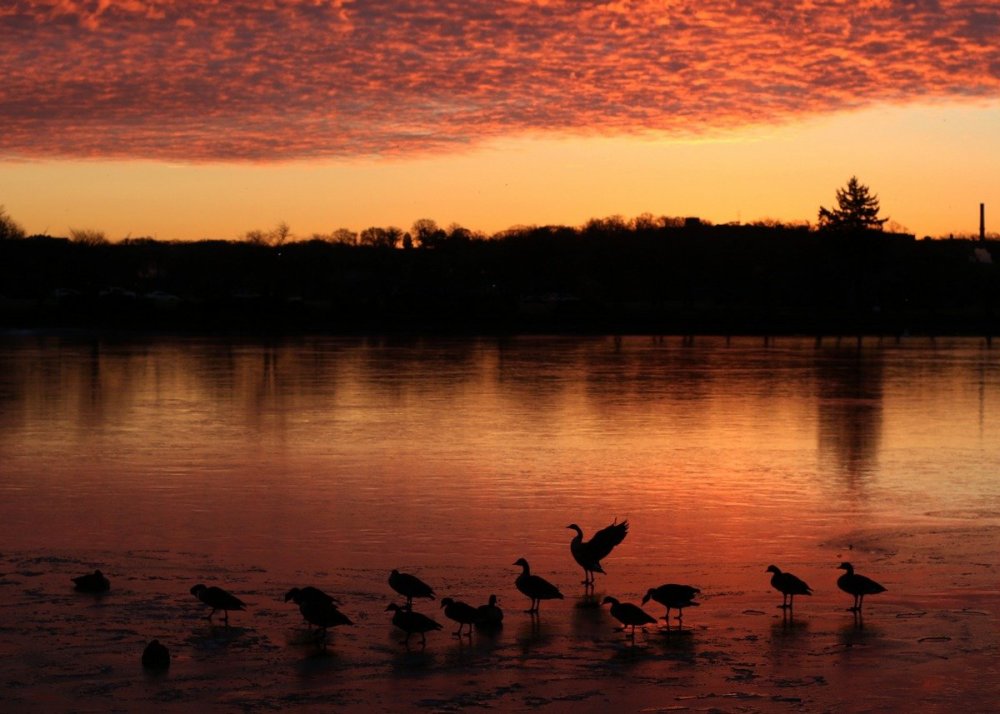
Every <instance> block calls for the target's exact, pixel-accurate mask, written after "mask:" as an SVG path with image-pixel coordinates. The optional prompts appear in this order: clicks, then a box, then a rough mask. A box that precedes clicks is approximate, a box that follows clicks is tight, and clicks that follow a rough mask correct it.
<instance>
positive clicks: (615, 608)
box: [601, 595, 656, 640]
mask: <svg viewBox="0 0 1000 714" xmlns="http://www.w3.org/2000/svg"><path fill="white" fill-rule="evenodd" d="M601 604H602V605H608V604H610V605H611V617H613V618H615V619H616V620H618V622H620V623H622V630H624V629H625V628H626V627H631V628H632V639H633V640H634V639H635V628H636V627H642V626H643V625H655V624H656V618H655V617H653V616H652V615H650V614H649V613H647V612H646V611H645V610H643V609H642V608H641V607H639V606H638V605H633V604H632V603H630V602H619V601H618V598H613V597H611V596H610V595H608V596H607V597H606V598H604V600H603V601H602V602H601Z"/></svg>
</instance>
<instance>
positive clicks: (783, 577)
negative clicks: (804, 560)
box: [764, 565, 812, 610]
mask: <svg viewBox="0 0 1000 714" xmlns="http://www.w3.org/2000/svg"><path fill="white" fill-rule="evenodd" d="M764 572H765V573H773V575H772V576H771V587H772V588H774V589H775V590H777V591H778V592H779V593H781V604H780V605H779V606H778V607H780V608H782V609H783V610H791V609H792V608H793V607H794V606H795V596H796V595H812V588H810V587H809V586H808V585H806V583H805V581H803V580H800V579H799V578H797V577H795V576H794V575H792V574H791V573H784V572H782V571H781V568H779V567H778V566H777V565H769V566H767V570H765V571H764Z"/></svg>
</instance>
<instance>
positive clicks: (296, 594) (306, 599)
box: [285, 585, 353, 627]
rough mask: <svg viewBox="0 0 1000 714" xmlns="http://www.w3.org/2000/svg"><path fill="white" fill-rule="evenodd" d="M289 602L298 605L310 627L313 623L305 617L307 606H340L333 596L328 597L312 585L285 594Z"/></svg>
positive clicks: (293, 589)
mask: <svg viewBox="0 0 1000 714" xmlns="http://www.w3.org/2000/svg"><path fill="white" fill-rule="evenodd" d="M289 600H291V601H292V602H294V603H295V604H296V605H298V606H299V611H300V612H301V613H302V616H303V617H305V620H306V623H307V624H308V625H309V626H310V627H312V624H313V623H312V622H310V620H309V618H308V617H306V616H305V609H304V608H305V607H306V606H307V604H308V605H309V606H312V605H313V604H315V605H316V606H321V607H325V606H328V605H334V606H335V605H337V604H338V602H337V599H336V598H334V597H333V596H332V595H327V594H326V593H325V592H323V591H322V590H320V589H319V588H315V587H313V586H312V585H306V586H305V587H303V588H292V589H291V590H289V591H288V592H287V593H285V602H288V601H289ZM339 624H344V623H339ZM349 624H353V623H349Z"/></svg>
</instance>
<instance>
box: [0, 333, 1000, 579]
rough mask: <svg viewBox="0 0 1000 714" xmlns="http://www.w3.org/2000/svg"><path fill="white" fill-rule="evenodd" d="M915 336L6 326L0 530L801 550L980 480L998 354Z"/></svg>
mask: <svg viewBox="0 0 1000 714" xmlns="http://www.w3.org/2000/svg"><path fill="white" fill-rule="evenodd" d="M938 348H939V349H936V350H933V349H925V348H924V347H923V346H920V345H917V346H913V345H910V346H907V347H905V348H890V347H878V346H869V347H864V348H862V350H861V351H860V352H858V351H857V350H855V349H854V346H853V344H852V346H851V348H844V349H840V348H835V347H833V346H822V347H820V348H816V347H815V346H814V345H813V344H812V342H806V341H801V342H796V341H792V340H788V341H778V342H776V343H771V344H768V345H764V344H763V343H762V342H761V341H759V340H749V339H748V340H743V341H731V342H727V341H723V340H707V339H706V340H702V341H700V342H699V343H698V344H696V345H695V346H684V345H683V344H682V343H681V342H680V341H679V340H656V339H650V338H631V339H625V340H618V341H616V340H613V339H610V338H608V339H604V338H587V339H582V338H581V339H576V338H572V339H570V338H562V339H556V338H523V339H508V340H495V339H494V340H489V339H467V340H466V339H463V340H417V339H415V340H399V341H394V340H364V339H303V340H292V341H288V342H281V343H275V344H261V343H254V342H240V341H222V340H209V339H204V340H202V339H190V340H182V339H168V338H163V339H154V340H151V341H145V342H141V341H140V342H120V343H116V342H107V341H94V342H89V341H81V342H77V341H73V340H65V339H57V338H45V339H41V338H39V339H22V340H16V341H13V342H8V343H7V345H6V347H5V349H4V351H3V353H2V354H3V363H4V364H3V366H4V370H3V375H4V376H3V377H2V378H0V379H2V380H3V382H2V395H3V396H2V399H3V410H2V415H3V416H2V420H0V463H2V466H3V475H2V478H0V488H2V490H3V492H4V495H5V498H4V499H3V505H0V523H2V524H3V525H0V531H2V532H3V537H4V542H6V543H9V544H11V546H12V547H16V548H59V547H71V546H72V547H77V546H79V545H80V544H81V543H86V544H89V545H91V546H92V547H95V548H112V549H113V548H115V547H120V546H121V544H123V543H127V544H129V547H132V548H140V547H141V548H166V549H168V550H172V551H177V552H200V553H209V554H213V555H219V556H226V557H231V558H239V559H240V560H242V561H251V560H252V561H254V562H262V563H266V564H268V565H269V567H284V568H298V569H309V568H311V567H314V566H315V561H316V556H315V553H316V552H317V551H320V552H322V553H323V554H324V556H323V560H324V562H327V563H329V564H331V566H332V564H336V565H338V566H344V567H349V566H356V567H362V566H371V565H372V564H378V565H380V566H383V567H386V568H391V567H395V565H396V564H398V563H411V564H417V565H422V566H424V567H434V566H439V567H445V566H448V565H449V564H454V563H456V562H461V563H463V564H466V565H470V566H471V565H475V566H482V567H489V568H498V569H509V568H508V566H509V564H510V563H512V562H513V560H514V559H515V558H516V557H520V556H525V557H528V558H529V559H530V560H532V561H533V562H537V563H538V564H539V566H540V567H544V568H545V569H548V570H552V571H555V572H557V573H561V574H565V577H566V579H567V580H569V579H570V578H573V577H576V573H575V571H574V568H575V565H574V564H573V563H572V562H571V561H569V559H568V557H567V548H568V542H569V539H570V536H571V533H570V532H569V531H567V530H566V528H565V527H566V526H567V525H568V524H569V523H570V522H577V523H580V525H581V526H583V528H584V530H585V533H587V534H589V533H590V532H592V531H593V530H595V529H597V528H599V527H602V526H604V525H607V524H608V523H610V522H611V521H612V520H613V519H615V518H618V519H624V518H627V519H629V521H630V523H631V524H632V530H631V533H630V535H629V538H628V540H627V541H626V543H625V544H624V545H623V546H622V547H621V548H620V550H619V551H618V552H616V553H615V555H614V558H613V564H611V565H609V568H612V570H609V573H610V572H618V573H623V574H624V573H628V572H633V571H635V570H637V569H639V570H641V569H644V568H647V567H649V566H651V565H656V566H658V567H660V568H661V569H663V570H670V569H673V568H678V569H686V570H692V564H693V563H697V564H699V566H698V568H697V570H699V571H700V572H701V575H702V576H706V575H708V574H709V573H710V572H711V569H710V568H707V567H702V566H703V565H704V564H709V563H713V562H716V563H729V564H732V563H754V564H755V565H754V567H756V564H757V563H762V564H763V565H764V566H766V565H767V563H769V562H775V561H781V562H789V561H790V562H797V561H798V562H801V561H804V560H808V559H810V558H814V557H815V555H816V548H817V546H818V545H819V544H821V543H824V542H828V541H829V540H830V539H831V538H833V537H834V536H835V535H836V534H838V533H843V532H844V531H849V530H851V529H853V528H856V527H857V526H858V525H859V524H861V523H863V522H865V521H866V520H867V519H871V518H874V517H878V518H879V519H883V520H886V521H890V522H891V521H905V520H911V519H914V518H919V517H921V516H923V514H925V513H928V512H960V511H965V510H968V509H970V508H973V507H975V508H978V509H983V508H986V509H991V508H992V509H996V508H997V507H998V505H1000V501H998V492H997V489H996V487H995V486H994V485H993V483H992V481H991V479H990V478H989V477H988V472H989V471H990V469H989V468H987V467H986V466H987V465H989V464H991V463H992V464H994V465H995V464H997V463H998V461H1000V456H998V453H1000V452H998V447H997V446H995V445H996V444H998V443H1000V439H997V438H996V436H997V434H996V424H995V421H994V420H992V419H990V418H989V417H988V414H989V410H985V409H983V408H982V403H983V402H991V401H992V400H994V399H995V398H996V390H997V384H998V380H997V367H996V359H995V358H994V356H993V355H992V353H989V352H986V351H983V350H981V349H980V348H979V347H978V346H976V345H975V344H972V343H956V344H955V345H953V346H952V347H951V348H949V349H944V350H942V349H940V345H938ZM977 384H978V385H979V386H978V387H977V386H976V385H977ZM42 523H45V524H46V527H45V528H39V527H38V526H39V524H42ZM331 566H328V567H331ZM754 572H756V571H754ZM635 589H637V590H638V589H639V584H638V583H636V584H635Z"/></svg>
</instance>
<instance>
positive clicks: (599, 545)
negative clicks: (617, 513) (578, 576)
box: [566, 521, 628, 587]
mask: <svg viewBox="0 0 1000 714" xmlns="http://www.w3.org/2000/svg"><path fill="white" fill-rule="evenodd" d="M566 527H567V528H569V529H571V530H574V531H576V535H575V536H573V540H571V541H570V543H569V551H570V553H572V554H573V559H574V560H575V561H576V562H577V563H579V564H580V567H582V568H583V584H584V585H587V586H590V587H593V585H594V578H595V575H594V573H602V574H603V573H604V568H602V567H601V561H602V560H604V558H607V557H608V555H610V554H611V551H612V550H614V548H615V546H617V545H618V544H619V543H621V542H622V541H623V540H625V536H626V535H628V521H622V522H621V523H618V522H617V521H615V522H614V523H612V524H611V525H610V526H607V527H605V528H602V529H601V530H599V531H597V533H595V534H594V536H593V537H592V538H591V539H590V540H588V541H584V540H583V529H581V528H580V526H578V525H577V524H575V523H571V524H570V525H568V526H566Z"/></svg>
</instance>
